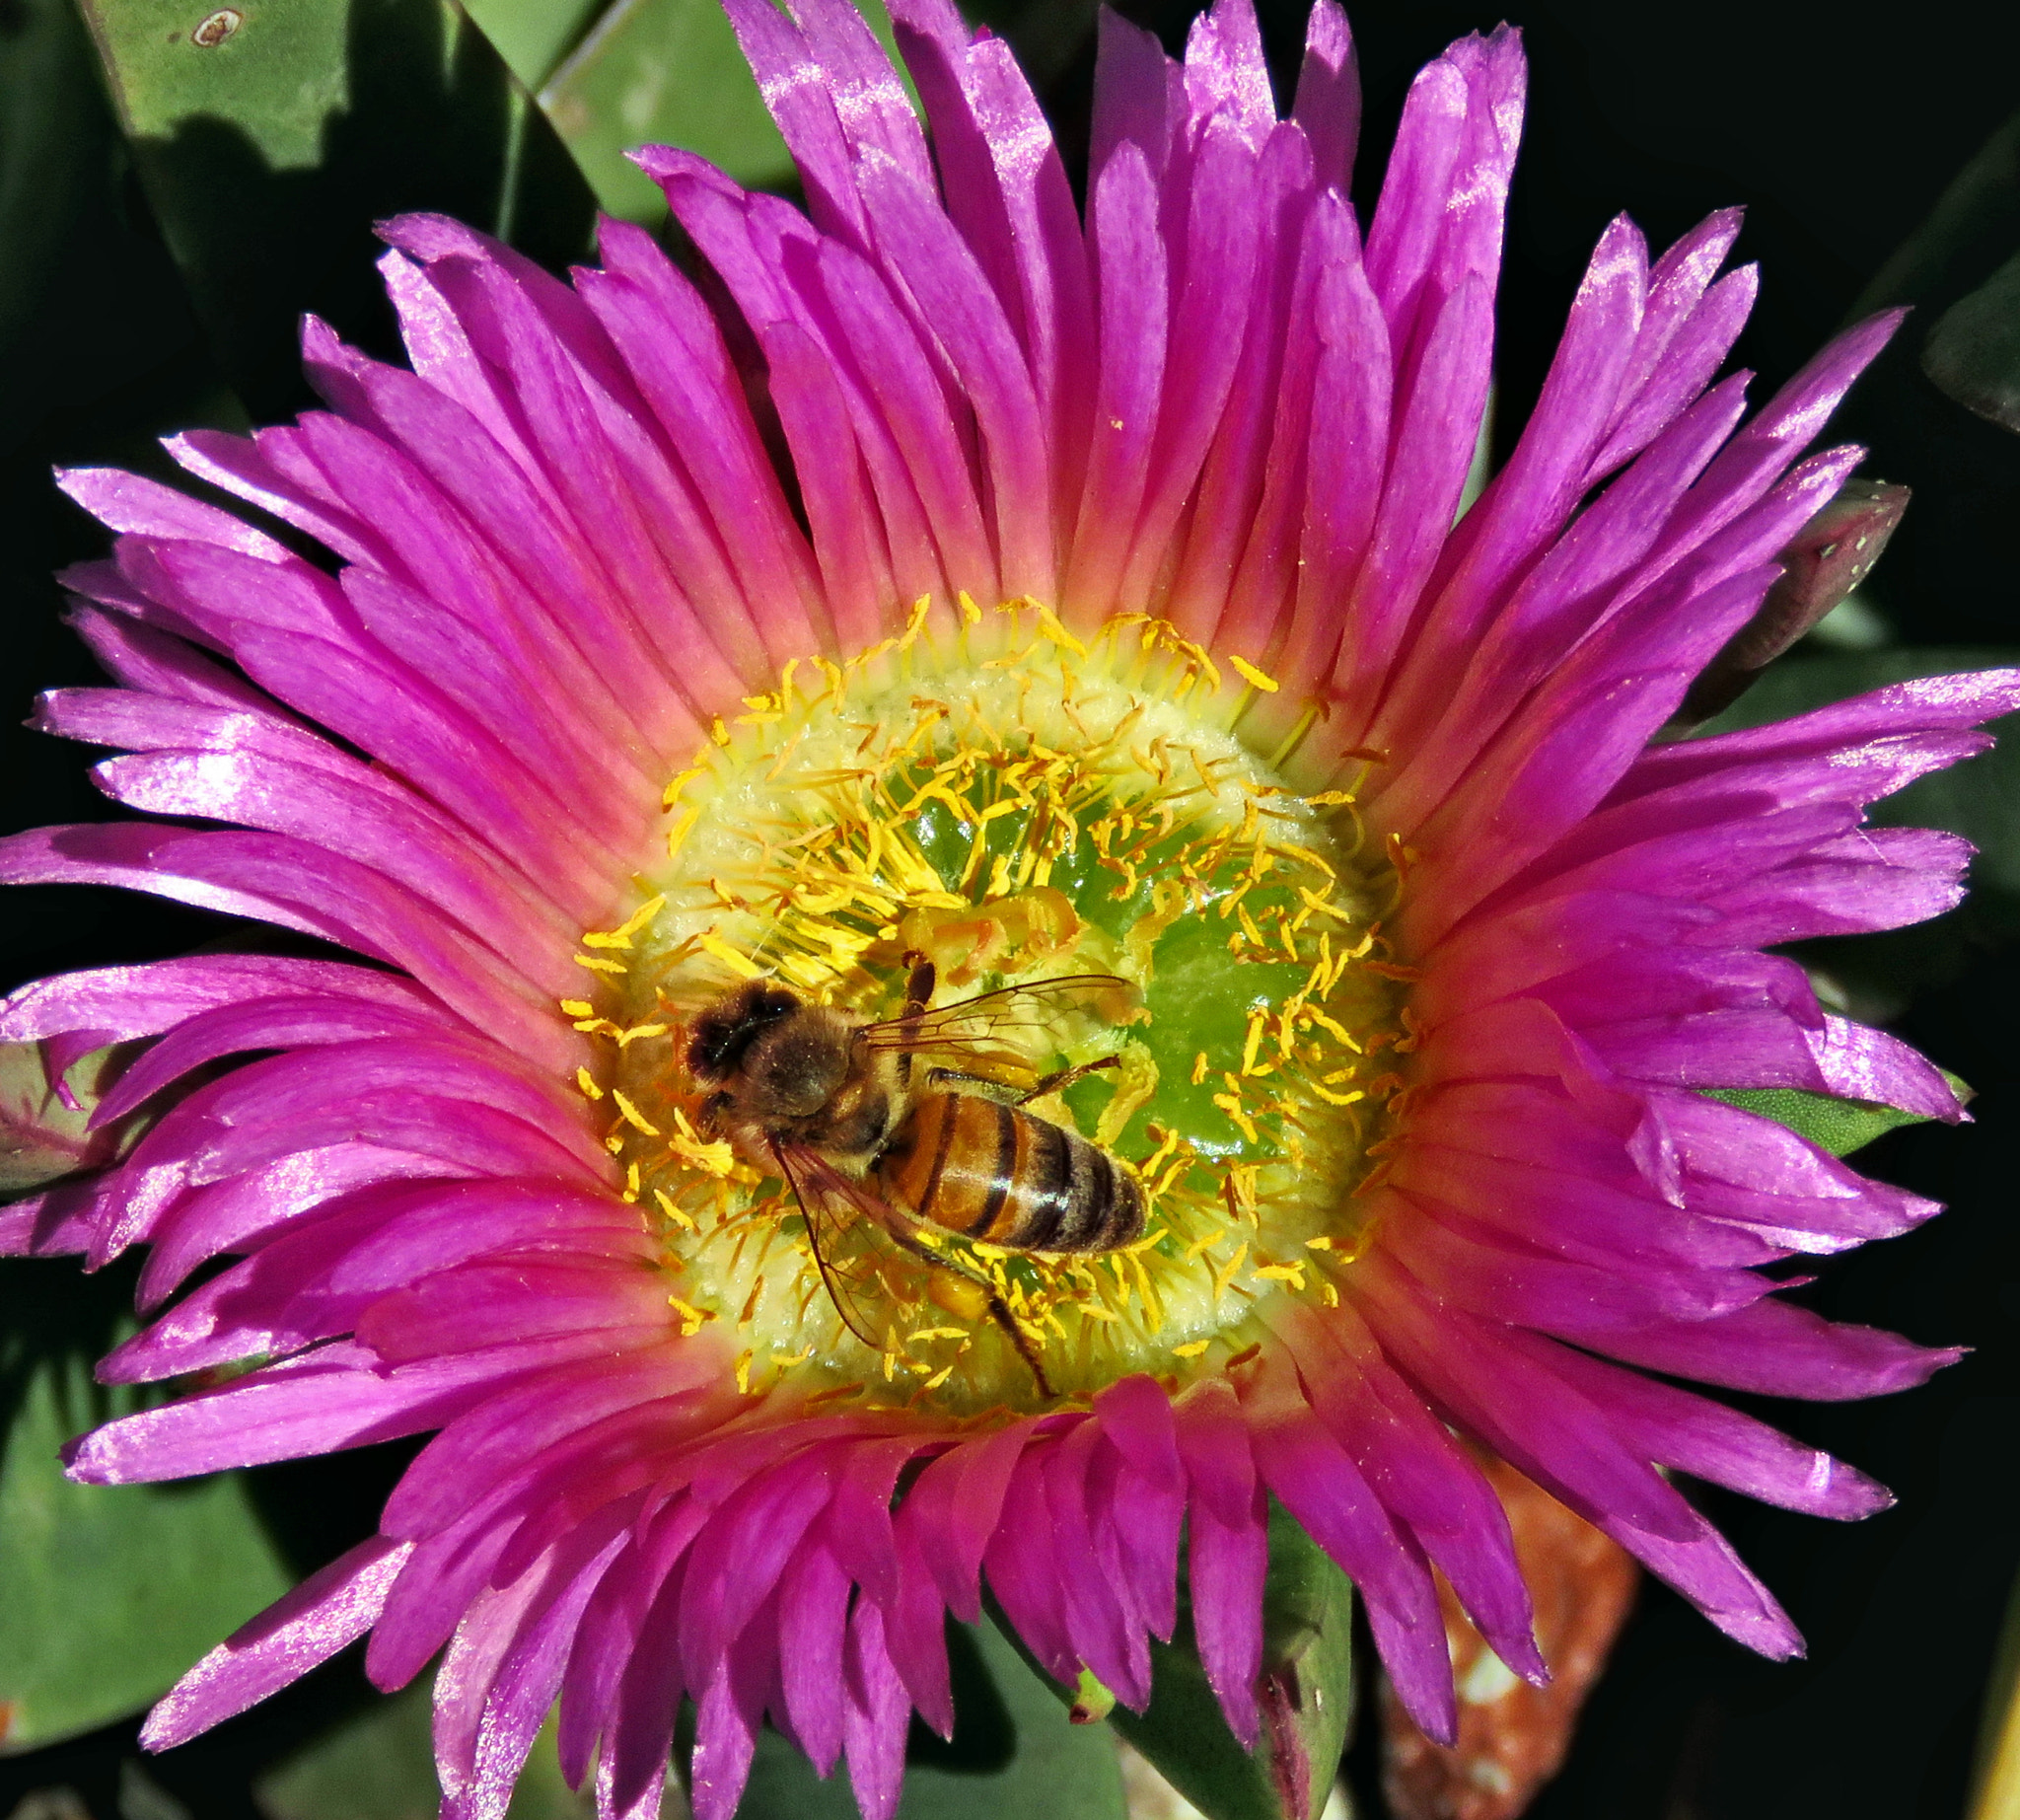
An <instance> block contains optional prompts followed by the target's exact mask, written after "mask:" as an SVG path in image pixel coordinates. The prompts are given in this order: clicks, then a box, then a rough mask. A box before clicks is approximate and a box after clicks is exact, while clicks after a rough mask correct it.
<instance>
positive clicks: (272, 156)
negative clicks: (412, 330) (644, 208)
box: [79, 0, 594, 416]
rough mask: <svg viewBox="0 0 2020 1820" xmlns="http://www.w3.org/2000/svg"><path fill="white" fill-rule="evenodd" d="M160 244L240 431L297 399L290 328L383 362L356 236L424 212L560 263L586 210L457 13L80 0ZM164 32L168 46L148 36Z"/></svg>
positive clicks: (368, 251)
mask: <svg viewBox="0 0 2020 1820" xmlns="http://www.w3.org/2000/svg"><path fill="white" fill-rule="evenodd" d="M79 4H80V6H81V7H82V8H83V11H84V14H85V18H86V21H87V23H88V24H89V26H90V28H91V32H92V36H93V38H94V40H95V42H96V43H97V45H98V50H99V55H100V58H101V60H102V62H103V63H104V65H105V70H106V75H107V78H108V83H109V86H110V89H111V93H112V99H113V104H114V108H115V110H116V112H117V114H118V117H119V120H120V123H121V125H122V126H123V127H124V129H125V131H126V133H127V135H128V137H129V139H130V141H131V144H132V150H133V157H134V163H135V166H136V168H137V170H138V172H139V174H140V178H141V182H142V184H143V186H144V187H145V190H146V193H147V197H148V201H149V203H150V205H151V206H152V208H153V210H154V213H155V216H156V219H157V220H158V221H159V223H160V225H161V229H162V234H163V237H164V239H165V240H166V241H167V243H168V246H169V249H170V251H171V252H172V253H173V254H174V255H175V257H176V260H177V263H178V264H179V265H180V268H181V271H182V275H183V278H184V281H185V282H186V284H187V286H188V289H189V294H190V297H191V299H192V301H193V302H194V304H195V307H196V310H197V313H198V315H199V316H200V317H201V318H202V319H203V321H204V324H205V327H206V328H207V329H208V331H209V334H210V338H211V340H212V343H213V345H214V347H215V349H216V351H217V354H218V357H219V360H220V362H221V364H222V365H223V367H224V369H225V371H226V372H227V374H228V375H229V376H230V377H231V378H232V380H233V381H234V383H235V384H236V385H237V386H238V387H239V390H240V392H241V393H242V395H243V396H244V397H245V399H246V401H247V403H248V405H249V406H250V407H251V408H252V411H253V412H254V414H255V415H257V416H271V415H277V414H281V413H283V412H285V411H287V410H289V409H291V408H294V407H296V406H297V405H299V404H300V403H301V402H303V401H304V400H305V397H306V395H305V394H304V392H303V390H302V386H301V381H300V379H299V375H298V372H297V357H296V350H295V340H296V333H297V323H298V319H299V317H300V315H301V313H302V312H303V311H305V310H311V311H315V312H316V313H317V314H319V315H322V316H324V317H325V318H326V319H328V320H329V321H331V322H332V323H334V324H335V326H336V327H337V328H339V329H340V330H341V331H343V332H345V333H346V334H350V335H354V336H358V337H361V338H364V339H367V340H369V341H373V342H375V343H377V344H381V345H383V344H384V343H385V342H386V340H387V333H386V330H387V325H388V319H387V317H386V313H385V305H384V302H383V300H382V299H381V298H380V296H379V292H378V283H377V278H376V274H375V273H374V272H373V270H372V261H373V259H374V257H375V256H376V253H377V251H378V248H377V243H376V241H375V239H374V237H373V234H372V223H373V222H374V221H375V220H379V219H381V218H383V217H385V216H387V215H391V214H397V213H398V212H400V211H401V210H406V209H440V210H444V211H446V212H448V213H450V214H454V215H456V216H458V217H460V218H461V219H463V220H466V221H469V222H470V223H472V224H473V225H475V226H477V227H480V228H483V229H485V230H486V231H488V232H491V233H494V234H497V235H498V236H499V237H500V238H502V239H504V240H507V241H510V242H511V243H512V244H513V245H515V246H517V247H519V248H521V249H522V250H523V251H525V252H526V253H528V254H530V255H533V256H534V257H536V258H541V259H543V260H546V261H548V262H549V263H559V262H562V261H565V260H567V259H569V258H573V257H576V256H579V255H581V254H582V253H583V252H584V251H586V249H587V247H588V244H589V229H590V224H591V220H592V217H593V213H594V206H593V198H592V197H591V195H590V193H589V189H588V187H587V185H586V184H585V183H584V182H583V180H582V177H581V174H580V173H579V172H578V171H577V170H576V168H575V166H574V163H573V161H572V160H571V159H570V158H569V156H568V153H567V150H566V148H565V147H564V146H563V145H562V144H561V143H560V141H559V139H558V138H557V137H556V136H555V134H554V132H553V129H552V128H551V127H550V126H549V125H548V124H547V121H546V118H545V116H544V115H543V114H542V113H541V110H540V109H539V108H538V107H537V106H536V105H535V104H534V102H533V100H532V98H531V96H530V95H529V94H528V93H527V91H526V90H525V88H524V87H522V86H521V85H520V84H519V83H518V82H517V81H515V80H514V78H513V76H512V74H511V72H510V71H509V70H508V69H507V68H506V67H505V64H504V62H503V61H502V60H501V59H500V58H499V56H498V54H497V52H496V51H495V50H493V49H492V48H491V45H490V43H489V42H488V41H487V40H486V38H485V37H484V36H483V34H482V33H481V32H479V31H478V30H477V29H476V28H475V27H474V26H473V25H471V24H470V22H469V18H468V17H467V16H466V15H465V14H464V12H463V11H462V9H461V8H460V7H459V6H458V5H456V3H455V0H235V3H234V4H231V5H226V6H222V7H219V8H216V9H215V10H213V11H211V12H209V13H208V14H205V13H203V12H201V11H200V10H198V9H192V12H191V14H190V15H188V16H186V18H185V16H183V15H177V16H176V17H175V18H174V19H173V20H170V19H167V18H165V17H164V15H163V14H162V12H161V10H160V7H159V4H158V0H79ZM165 28H166V29H165Z"/></svg>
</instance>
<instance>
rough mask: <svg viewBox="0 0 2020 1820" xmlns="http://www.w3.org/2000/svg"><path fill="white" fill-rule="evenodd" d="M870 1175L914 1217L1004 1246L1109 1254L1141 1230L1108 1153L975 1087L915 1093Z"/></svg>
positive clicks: (1122, 1175)
mask: <svg viewBox="0 0 2020 1820" xmlns="http://www.w3.org/2000/svg"><path fill="white" fill-rule="evenodd" d="M874 1173H875V1175H876V1178H877V1181H878V1183H879V1184H880V1186H882V1188H883V1189H884V1191H885V1192H886V1193H887V1194H888V1195H890V1196H891V1198H892V1199H893V1200H894V1201H898V1202H899V1203H900V1204H901V1205H902V1206H903V1207H905V1208H907V1209H908V1210H909V1211H910V1212H911V1213H912V1214H913V1215H914V1216H915V1217H917V1218H919V1219H923V1220H930V1221H931V1222H932V1223H933V1224H934V1225H936V1226H943V1227H945V1228H946V1229H947V1230H948V1231H950V1232H959V1233H962V1234H963V1235H965V1236H966V1237H968V1238H971V1239H981V1240H983V1241H985V1242H986V1243H988V1244H990V1245H1002V1246H1005V1247H1007V1248H1008V1249H1010V1250H1012V1251H1113V1250H1114V1249H1115V1248H1116V1247H1117V1246H1118V1245H1127V1244H1128V1243H1129V1242H1130V1241H1131V1240H1133V1239H1136V1238H1140V1237H1141V1236H1142V1233H1143V1191H1142V1190H1141V1189H1140V1188H1139V1187H1138V1186H1137V1184H1136V1179H1135V1178H1134V1177H1133V1176H1131V1175H1130V1174H1129V1173H1128V1172H1127V1171H1126V1170H1125V1169H1123V1168H1121V1167H1120V1166H1119V1165H1118V1163H1117V1162H1116V1160H1115V1158H1114V1157H1112V1156H1110V1155H1109V1154H1108V1152H1107V1151H1106V1150H1102V1149H1099V1148H1097V1147H1096V1146H1095V1145H1093V1144H1091V1143H1089V1142H1088V1141H1087V1139H1086V1138H1084V1137H1081V1136H1078V1135H1076V1134H1075V1133H1074V1132H1072V1131H1068V1130H1065V1129H1063V1128H1061V1127H1059V1126H1056V1125H1051V1124H1048V1123H1047V1122H1046V1120H1044V1119H1035V1118H1033V1117H1032V1116H1031V1114H1029V1113H1025V1112H1019V1111H1018V1110H1017V1109H1016V1108H1015V1107H1014V1106H1004V1105H1001V1104H999V1103H998V1102H997V1101H995V1100H985V1099H983V1098H981V1097H980V1096H979V1095H978V1094H969V1093H928V1094H925V1095H922V1096H921V1097H920V1098H919V1099H918V1100H916V1101H915V1102H913V1105H912V1109H911V1112H910V1114H909V1116H908V1117H907V1118H906V1119H905V1121H904V1123H903V1125H902V1126H901V1127H900V1128H899V1129H898V1132H897V1134H896V1135H895V1136H894V1137H893V1138H892V1140H891V1142H890V1144H889V1145H888V1146H887V1147H886V1149H885V1151H884V1153H883V1155H882V1156H880V1157H879V1158H878V1159H877V1166H876V1169H875V1171H874Z"/></svg>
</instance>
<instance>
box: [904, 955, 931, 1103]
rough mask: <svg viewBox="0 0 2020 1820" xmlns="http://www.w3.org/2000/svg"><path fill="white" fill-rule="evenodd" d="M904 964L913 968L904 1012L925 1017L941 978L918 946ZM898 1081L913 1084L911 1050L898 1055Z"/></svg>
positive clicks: (905, 986)
mask: <svg viewBox="0 0 2020 1820" xmlns="http://www.w3.org/2000/svg"><path fill="white" fill-rule="evenodd" d="M904 964H905V966H907V967H908V968H910V969H911V972H910V974H909V975H908V976H907V977H906V979H905V983H904V1013H903V1015H904V1016H906V1017H924V1016H925V1014H926V1007H927V1006H928V1005H930V1004H931V1003H932V1002H933V986H934V984H935V983H936V982H937V981H938V979H939V974H938V971H937V970H936V969H935V968H934V966H933V963H932V962H931V961H929V960H928V959H927V958H926V957H925V956H924V955H922V954H921V953H919V951H918V950H917V949H916V948H912V949H909V950H907V951H906V953H905V957H904ZM898 1081H899V1085H900V1086H902V1087H907V1088H908V1087H910V1085H911V1051H910V1050H908V1049H907V1050H901V1051H900V1052H899V1056H898Z"/></svg>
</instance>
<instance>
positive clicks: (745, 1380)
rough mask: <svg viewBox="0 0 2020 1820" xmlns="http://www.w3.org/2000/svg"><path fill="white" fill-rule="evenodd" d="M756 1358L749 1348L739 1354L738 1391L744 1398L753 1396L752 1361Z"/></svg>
mask: <svg viewBox="0 0 2020 1820" xmlns="http://www.w3.org/2000/svg"><path fill="white" fill-rule="evenodd" d="M756 1356H757V1354H756V1353H755V1352H753V1351H752V1350H751V1348H750V1347H745V1348H744V1349H743V1350H742V1351H741V1352H739V1353H738V1354H737V1390H738V1393H739V1394H740V1395H742V1396H746V1397H748V1396H749V1395H750V1394H751V1361H752V1360H753V1359H754V1358H755V1357H756Z"/></svg>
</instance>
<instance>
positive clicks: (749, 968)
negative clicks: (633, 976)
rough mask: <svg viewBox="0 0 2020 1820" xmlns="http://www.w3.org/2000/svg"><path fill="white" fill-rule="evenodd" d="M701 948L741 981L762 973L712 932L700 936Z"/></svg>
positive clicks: (745, 956) (741, 951)
mask: <svg viewBox="0 0 2020 1820" xmlns="http://www.w3.org/2000/svg"><path fill="white" fill-rule="evenodd" d="M701 948H702V951H703V952H704V953H706V954H708V955H710V956H712V957H713V958H714V959H716V960H718V961H720V962H721V963H722V964H723V965H724V966H725V967H727V968H728V969H729V970H730V972H732V973H733V974H736V975H737V976H739V977H740V978H741V979H745V980H756V979H757V978H758V977H759V976H760V975H761V974H762V973H763V971H764V970H763V969H762V968H760V967H759V966H757V963H756V962H755V961H753V960H752V959H751V958H750V956H749V955H747V954H745V953H744V952H743V950H742V949H740V948H732V947H731V946H730V945H729V943H728V942H726V941H724V940H723V939H722V937H721V936H719V935H717V934H716V933H715V932H714V931H713V930H710V931H709V933H707V934H706V935H704V936H702V938H701ZM618 971H619V972H620V973H621V972H622V971H623V970H622V969H621V968H619V969H618Z"/></svg>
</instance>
